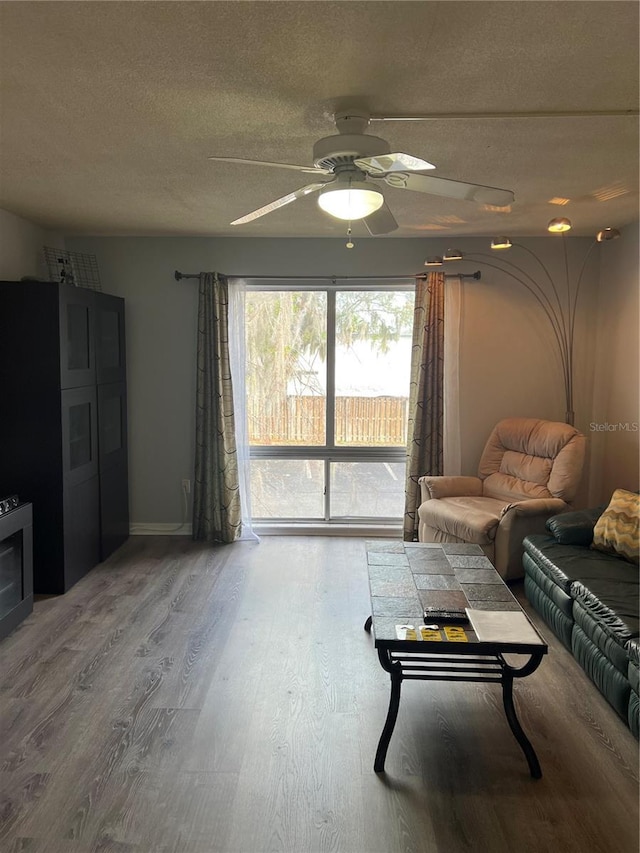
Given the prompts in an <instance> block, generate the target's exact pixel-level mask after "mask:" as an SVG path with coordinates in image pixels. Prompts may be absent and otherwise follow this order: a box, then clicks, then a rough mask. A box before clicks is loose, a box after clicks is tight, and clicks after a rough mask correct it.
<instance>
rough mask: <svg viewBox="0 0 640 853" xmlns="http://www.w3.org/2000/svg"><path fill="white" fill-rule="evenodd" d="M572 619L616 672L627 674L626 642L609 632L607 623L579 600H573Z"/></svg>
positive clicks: (627, 655) (627, 654) (627, 656)
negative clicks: (595, 615)
mask: <svg viewBox="0 0 640 853" xmlns="http://www.w3.org/2000/svg"><path fill="white" fill-rule="evenodd" d="M573 619H574V622H575V624H576V625H579V626H580V628H581V629H582V630H583V631H584V633H585V634H586V635H587V637H588V638H589V639H590V640H591V642H592V643H593V645H594V646H596V647H597V648H598V649H600V651H601V652H602V654H603V655H604V656H605V657H606V659H607V660H608V661H610V662H611V663H612V664H613V665H614V666H615V668H616V669H617V670H618V672H620V673H622V675H624V676H628V673H629V653H628V652H627V649H626V642H625V641H624V640H622V638H621V637H620V636H618V635H616V634H613V633H611V631H610V630H609V627H608V625H607V624H606V623H603V622H601V621H600V620H599V619H597V618H596V617H594V615H593V614H592V613H591V611H589V610H586V609H585V608H584V607H583V606H582V603H581V602H579V601H574V602H573Z"/></svg>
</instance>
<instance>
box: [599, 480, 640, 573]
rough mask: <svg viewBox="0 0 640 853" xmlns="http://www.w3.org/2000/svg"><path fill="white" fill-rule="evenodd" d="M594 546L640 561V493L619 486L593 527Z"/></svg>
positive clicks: (635, 561)
mask: <svg viewBox="0 0 640 853" xmlns="http://www.w3.org/2000/svg"><path fill="white" fill-rule="evenodd" d="M592 547H593V548H597V549H598V551H605V552H606V553H608V554H617V555H618V556H619V557H624V559H625V560H629V562H631V563H637V562H639V561H640V495H637V494H635V493H634V492H627V491H626V490H625V489H616V490H615V492H614V493H613V495H612V497H611V500H610V502H609V506H608V507H607V508H606V509H605V511H604V512H603V513H602V515H601V516H600V518H599V519H598V520H597V522H596V526H595V527H594V528H593V545H592Z"/></svg>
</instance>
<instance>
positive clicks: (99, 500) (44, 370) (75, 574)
mask: <svg viewBox="0 0 640 853" xmlns="http://www.w3.org/2000/svg"><path fill="white" fill-rule="evenodd" d="M124 332H125V329H124V300H122V299H120V298H119V297H116V296H111V295H109V294H104V293H100V292H97V291H92V290H86V289H83V288H79V287H72V286H70V285H64V284H56V283H52V282H35V281H24V282H0V497H1V496H2V494H18V495H19V496H20V498H21V500H26V501H30V502H31V503H32V504H33V577H34V591H35V592H36V593H41V594H45V593H50V594H55V593H63V592H65V591H66V590H67V589H69V587H71V586H72V585H73V584H74V583H76V581H78V580H79V579H80V578H81V577H82V576H83V575H84V574H86V573H87V572H88V571H89V570H90V569H91V568H93V566H95V565H96V564H97V563H98V562H99V561H100V560H105V559H106V558H107V557H108V556H109V554H111V553H112V552H113V551H114V550H115V549H116V548H117V547H119V545H121V544H122V543H123V542H124V541H125V539H126V538H127V537H128V535H129V503H128V465H127V391H126V373H125V371H126V357H125V343H124V341H125V337H124Z"/></svg>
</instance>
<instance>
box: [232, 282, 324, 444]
mask: <svg viewBox="0 0 640 853" xmlns="http://www.w3.org/2000/svg"><path fill="white" fill-rule="evenodd" d="M326 317H327V298H326V294H325V293H324V292H321V293H317V292H308V291H282V292H265V291H251V292H249V293H247V300H246V317H245V327H246V335H247V374H246V385H247V418H248V424H249V443H250V444H263V445H264V444H267V445H285V446H292V445H322V444H324V443H325V411H326V390H325V389H326V368H325V354H326V347H327V319H326Z"/></svg>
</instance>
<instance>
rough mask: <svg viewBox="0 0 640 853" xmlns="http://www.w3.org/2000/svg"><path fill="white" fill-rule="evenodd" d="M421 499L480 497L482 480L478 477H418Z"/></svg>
mask: <svg viewBox="0 0 640 853" xmlns="http://www.w3.org/2000/svg"><path fill="white" fill-rule="evenodd" d="M418 482H419V483H420V490H421V492H422V500H423V502H424V501H428V500H430V499H432V498H436V499H439V498H456V497H466V496H469V497H480V496H481V495H482V480H481V479H480V478H479V477H430V476H429V475H427V476H426V477H420V479H419V480H418Z"/></svg>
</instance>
